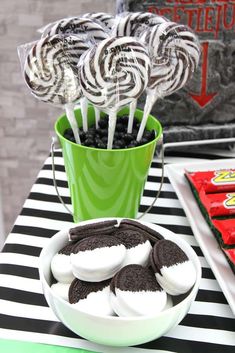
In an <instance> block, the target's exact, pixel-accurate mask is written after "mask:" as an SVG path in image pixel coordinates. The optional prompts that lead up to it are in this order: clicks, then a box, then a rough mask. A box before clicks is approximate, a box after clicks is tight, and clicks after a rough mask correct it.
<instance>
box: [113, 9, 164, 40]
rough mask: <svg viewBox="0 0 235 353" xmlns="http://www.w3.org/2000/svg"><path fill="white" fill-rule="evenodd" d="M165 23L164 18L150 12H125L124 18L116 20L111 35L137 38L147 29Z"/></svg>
mask: <svg viewBox="0 0 235 353" xmlns="http://www.w3.org/2000/svg"><path fill="white" fill-rule="evenodd" d="M166 21H167V19H166V18H165V17H163V16H158V15H155V14H152V13H150V12H127V13H126V14H125V16H123V17H119V18H118V22H117V24H116V25H114V29H113V35H114V36H116V37H121V36H131V37H139V36H140V35H141V33H142V31H144V30H146V29H147V28H149V27H152V26H154V25H157V24H160V23H163V22H166Z"/></svg>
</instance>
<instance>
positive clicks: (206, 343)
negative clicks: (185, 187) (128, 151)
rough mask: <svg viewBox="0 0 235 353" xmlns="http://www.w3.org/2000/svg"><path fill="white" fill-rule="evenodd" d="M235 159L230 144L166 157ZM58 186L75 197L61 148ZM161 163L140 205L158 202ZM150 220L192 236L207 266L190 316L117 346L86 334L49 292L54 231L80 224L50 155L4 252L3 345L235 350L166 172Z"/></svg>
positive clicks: (225, 313)
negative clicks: (45, 273) (48, 251)
mask: <svg viewBox="0 0 235 353" xmlns="http://www.w3.org/2000/svg"><path fill="white" fill-rule="evenodd" d="M223 157H226V158H230V157H231V158H235V152H234V151H233V152H232V151H228V150H215V149H214V150H205V149H204V150H203V149H195V148H194V150H192V151H190V150H188V151H187V152H182V151H181V152H180V151H177V150H175V151H174V152H168V155H167V157H166V160H165V162H166V163H177V162H183V161H186V162H189V161H197V160H203V161H205V160H211V159H218V158H223ZM55 164H56V178H57V184H58V187H59V192H60V194H61V195H62V196H63V198H64V200H65V203H66V204H68V205H69V204H70V197H69V190H68V186H67V179H66V174H65V170H64V164H63V158H62V153H61V151H59V150H58V151H56V153H55ZM160 165H161V164H160V163H159V160H157V158H156V157H155V159H154V161H153V163H152V166H151V169H150V172H149V176H148V180H147V183H146V186H145V191H144V195H143V197H142V200H141V206H140V212H143V211H144V210H145V209H146V208H147V206H148V205H150V204H151V202H152V200H153V197H154V196H155V193H156V189H157V188H158V186H159V183H160V176H161V170H160ZM143 220H146V221H149V222H153V223H156V224H159V225H161V226H164V227H166V228H168V229H170V230H172V231H174V232H175V233H177V234H179V235H180V236H181V237H182V238H183V239H185V240H186V241H187V242H188V243H189V244H190V245H191V246H192V247H193V249H194V250H195V251H196V253H197V255H198V256H199V260H200V262H201V265H202V281H201V285H200V289H199V292H198V294H197V297H196V301H195V302H194V303H193V305H192V306H191V308H190V311H189V313H188V315H187V316H186V317H185V318H184V319H183V321H182V322H181V323H180V324H179V325H178V326H177V327H176V328H175V329H173V330H171V331H170V332H168V333H167V335H165V336H164V337H162V338H160V339H158V340H155V341H152V342H149V343H146V344H143V345H141V346H138V347H127V348H111V347H105V346H100V345H97V344H93V343H91V342H88V341H86V340H85V339H82V338H80V337H78V336H76V335H75V334H74V333H72V332H71V331H70V330H69V329H67V328H66V327H65V326H64V325H63V324H62V323H60V322H59V321H58V319H57V318H56V317H55V315H54V314H53V313H52V311H51V310H50V308H49V307H48V306H47V303H46V300H45V298H44V296H43V294H42V289H41V284H40V281H39V274H38V257H39V255H40V252H41V249H42V247H43V246H44V245H45V244H46V243H47V241H48V238H50V237H51V236H53V235H54V234H55V233H56V232H57V231H58V230H60V229H61V228H65V227H70V226H72V225H73V223H72V218H71V216H70V215H69V214H68V213H67V212H66V211H65V209H64V207H63V205H62V204H60V202H59V200H58V198H57V196H56V192H55V189H54V186H53V179H52V167H51V157H50V156H49V157H48V158H47V159H46V161H45V163H44V165H43V167H42V169H41V170H40V172H39V175H38V178H37V180H36V181H35V183H34V185H33V186H32V189H31V192H30V194H29V196H28V198H27V199H26V201H25V203H24V205H23V208H22V211H21V213H20V214H19V216H18V217H17V219H16V222H15V224H14V227H13V229H12V231H11V233H10V234H9V236H8V237H7V240H6V243H5V246H4V248H3V251H2V253H1V254H0V351H1V352H4V353H5V352H11V351H13V352H17V353H21V352H22V353H23V352H24V353H27V352H34V353H37V352H46V353H47V352H48V353H49V352H50V353H55V352H58V353H59V352H63V353H65V352H68V353H73V352H75V348H80V350H78V349H76V352H79V353H82V352H85V351H86V352H87V351H88V352H89V351H96V352H108V353H112V352H114V353H115V352H121V353H125V352H128V353H129V352H130V353H147V352H156V353H163V352H164V353H167V352H168V353H169V352H178V353H189V352H190V353H196V352H198V351H200V350H201V351H202V352H207V353H221V352H223V353H232V352H233V353H234V349H235V348H234V347H235V320H234V315H233V314H232V312H231V310H230V307H229V305H228V303H227V301H226V299H225V297H224V295H223V293H222V291H221V289H220V287H219V285H218V283H217V281H216V279H215V277H214V275H213V273H212V271H211V269H210V267H209V265H208V264H207V262H206V259H205V258H204V256H203V254H202V252H201V249H200V248H199V246H198V244H197V241H196V239H195V238H194V236H193V233H192V230H191V228H190V226H189V223H188V220H187V218H186V216H185V213H184V210H183V209H182V207H181V204H180V202H179V200H178V199H177V196H176V194H175V192H174V190H173V188H172V186H171V184H170V182H169V180H168V178H167V176H165V178H164V184H163V188H162V191H161V194H160V198H159V199H158V201H157V203H156V204H155V206H154V207H153V208H152V210H151V213H149V214H148V215H146V216H145V217H144V218H143Z"/></svg>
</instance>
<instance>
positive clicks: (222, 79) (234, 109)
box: [117, 0, 235, 142]
mask: <svg viewBox="0 0 235 353" xmlns="http://www.w3.org/2000/svg"><path fill="white" fill-rule="evenodd" d="M137 11H140V12H142V11H145V12H150V13H153V14H155V15H159V16H163V17H164V18H166V19H167V20H169V21H174V22H177V23H181V24H185V25H187V26H189V27H191V28H192V30H193V31H194V32H195V33H196V34H197V35H198V37H199V39H200V43H201V57H200V63H199V66H198V69H197V70H196V72H195V73H194V75H193V77H192V79H191V80H189V81H188V82H187V84H186V86H185V87H184V88H182V89H180V91H177V92H174V93H173V94H171V95H169V96H167V97H165V98H164V99H159V100H157V101H156V103H155V104H154V107H153V110H152V114H153V115H155V116H156V117H158V118H159V120H160V121H161V123H162V124H163V126H164V137H165V141H167V142H170V141H183V140H197V139H210V138H212V139H215V138H228V137H234V136H235V61H234V54H235V31H234V30H235V0H227V1H225V0H153V1H152V0H135V1H133V0H117V13H119V14H120V13H123V12H137ZM144 23H145V22H144V20H143V21H142V25H143V24H144ZM144 102H145V98H144V97H143V96H142V99H141V101H140V103H142V105H144Z"/></svg>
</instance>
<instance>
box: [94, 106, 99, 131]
mask: <svg viewBox="0 0 235 353" xmlns="http://www.w3.org/2000/svg"><path fill="white" fill-rule="evenodd" d="M94 109H95V127H96V129H98V128H99V125H98V122H99V120H100V110H99V109H98V108H96V107H94Z"/></svg>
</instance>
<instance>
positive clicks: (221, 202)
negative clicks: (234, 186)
mask: <svg viewBox="0 0 235 353" xmlns="http://www.w3.org/2000/svg"><path fill="white" fill-rule="evenodd" d="M199 197H200V200H201V202H202V204H203V206H204V207H205V209H206V210H207V212H208V214H209V216H210V217H216V216H230V215H235V192H229V193H215V194H206V193H205V191H204V189H202V190H201V191H200V192H199Z"/></svg>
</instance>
